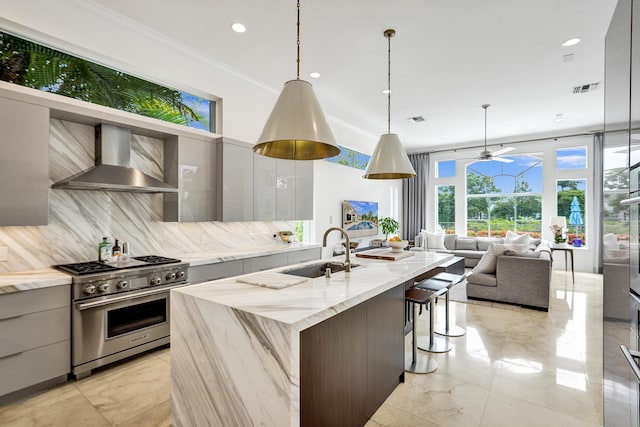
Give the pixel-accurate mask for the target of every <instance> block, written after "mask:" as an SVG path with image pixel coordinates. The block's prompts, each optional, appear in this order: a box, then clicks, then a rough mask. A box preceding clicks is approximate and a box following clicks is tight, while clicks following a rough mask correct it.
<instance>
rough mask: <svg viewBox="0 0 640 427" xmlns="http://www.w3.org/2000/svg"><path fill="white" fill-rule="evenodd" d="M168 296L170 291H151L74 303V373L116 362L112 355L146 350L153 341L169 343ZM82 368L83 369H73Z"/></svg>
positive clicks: (167, 289)
mask: <svg viewBox="0 0 640 427" xmlns="http://www.w3.org/2000/svg"><path fill="white" fill-rule="evenodd" d="M169 293H170V288H163V289H150V290H144V291H137V292H132V293H126V294H118V295H117V296H105V297H102V298H97V299H92V300H90V301H87V302H77V303H76V304H75V305H74V308H73V326H72V327H73V334H72V335H73V341H72V346H73V352H72V364H73V367H74V373H76V370H77V371H79V372H81V371H86V370H90V369H92V368H95V367H97V366H101V365H103V364H105V363H108V362H111V361H114V360H117V357H116V358H114V357H112V355H116V354H117V353H119V352H124V351H126V350H129V349H131V348H134V347H138V346H144V347H145V349H147V348H151V347H149V345H148V344H149V343H152V342H154V341H158V340H162V339H165V341H167V342H168V337H169ZM161 344H163V343H158V345H161ZM141 351H143V350H141ZM131 354H135V353H132V352H130V351H129V352H127V354H126V355H123V357H126V356H129V355H131ZM107 357H108V358H109V360H106V361H101V360H100V359H102V358H107ZM86 364H88V365H86ZM81 365H86V366H84V367H82V368H79V369H76V368H77V367H79V366H81Z"/></svg>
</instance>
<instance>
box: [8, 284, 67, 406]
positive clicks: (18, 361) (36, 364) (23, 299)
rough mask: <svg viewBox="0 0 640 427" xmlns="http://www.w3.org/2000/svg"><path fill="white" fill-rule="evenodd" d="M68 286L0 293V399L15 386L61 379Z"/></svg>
mask: <svg viewBox="0 0 640 427" xmlns="http://www.w3.org/2000/svg"><path fill="white" fill-rule="evenodd" d="M69 304H70V296H69V288H68V287H67V286H56V287H51V288H44V289H36V290H31V291H23V292H14V293H9V294H4V295H0V378H2V381H0V402H2V401H3V400H6V399H7V395H9V394H10V393H13V392H16V391H18V390H21V389H24V388H27V387H31V386H34V385H37V384H40V383H48V382H50V381H52V380H53V381H58V382H63V381H65V380H66V375H67V373H69V372H70V368H71V308H70V305H69Z"/></svg>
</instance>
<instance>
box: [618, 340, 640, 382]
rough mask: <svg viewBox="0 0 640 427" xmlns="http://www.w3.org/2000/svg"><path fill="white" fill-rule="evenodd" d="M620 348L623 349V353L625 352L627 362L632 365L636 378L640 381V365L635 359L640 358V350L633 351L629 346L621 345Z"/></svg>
mask: <svg viewBox="0 0 640 427" xmlns="http://www.w3.org/2000/svg"><path fill="white" fill-rule="evenodd" d="M620 350H622V354H624V358H625V359H627V363H629V365H630V366H631V370H632V371H633V373H634V374H635V376H636V378H637V379H638V381H639V382H640V367H639V366H638V364H637V363H636V361H635V359H639V358H640V352H637V351H631V350H629V349H628V348H627V346H624V345H621V346H620Z"/></svg>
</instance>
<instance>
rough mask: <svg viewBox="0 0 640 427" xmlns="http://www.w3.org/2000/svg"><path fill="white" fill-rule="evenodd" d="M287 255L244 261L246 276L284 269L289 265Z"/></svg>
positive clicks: (274, 255)
mask: <svg viewBox="0 0 640 427" xmlns="http://www.w3.org/2000/svg"><path fill="white" fill-rule="evenodd" d="M288 262H289V261H288V259H287V254H273V255H265V256H257V257H253V258H245V259H244V274H248V273H255V272H256V271H263V270H270V269H272V268H276V267H284V266H285V265H287V263H288Z"/></svg>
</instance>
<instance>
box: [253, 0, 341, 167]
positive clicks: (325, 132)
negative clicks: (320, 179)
mask: <svg viewBox="0 0 640 427" xmlns="http://www.w3.org/2000/svg"><path fill="white" fill-rule="evenodd" d="M297 8H298V26H297V46H298V57H297V61H296V62H297V75H296V79H295V80H290V81H288V82H286V83H285V84H284V88H283V89H282V92H281V93H280V97H279V98H278V100H277V101H276V105H275V106H274V107H273V110H272V111H271V115H270V116H269V119H268V120H267V123H266V124H265V125H264V129H263V130H262V135H260V139H259V140H258V143H257V144H256V145H254V146H253V151H255V152H256V153H257V154H261V155H263V156H267V157H275V158H278V159H289V160H315V159H324V158H328V157H333V156H336V155H338V154H340V149H339V148H338V145H337V144H336V141H335V138H334V137H333V133H332V132H331V129H330V128H329V124H328V123H327V119H326V118H325V117H324V113H323V112H322V108H321V107H320V103H319V102H318V99H317V98H316V95H315V93H314V92H313V87H312V86H311V83H309V82H307V81H304V80H300V1H298V2H297Z"/></svg>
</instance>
